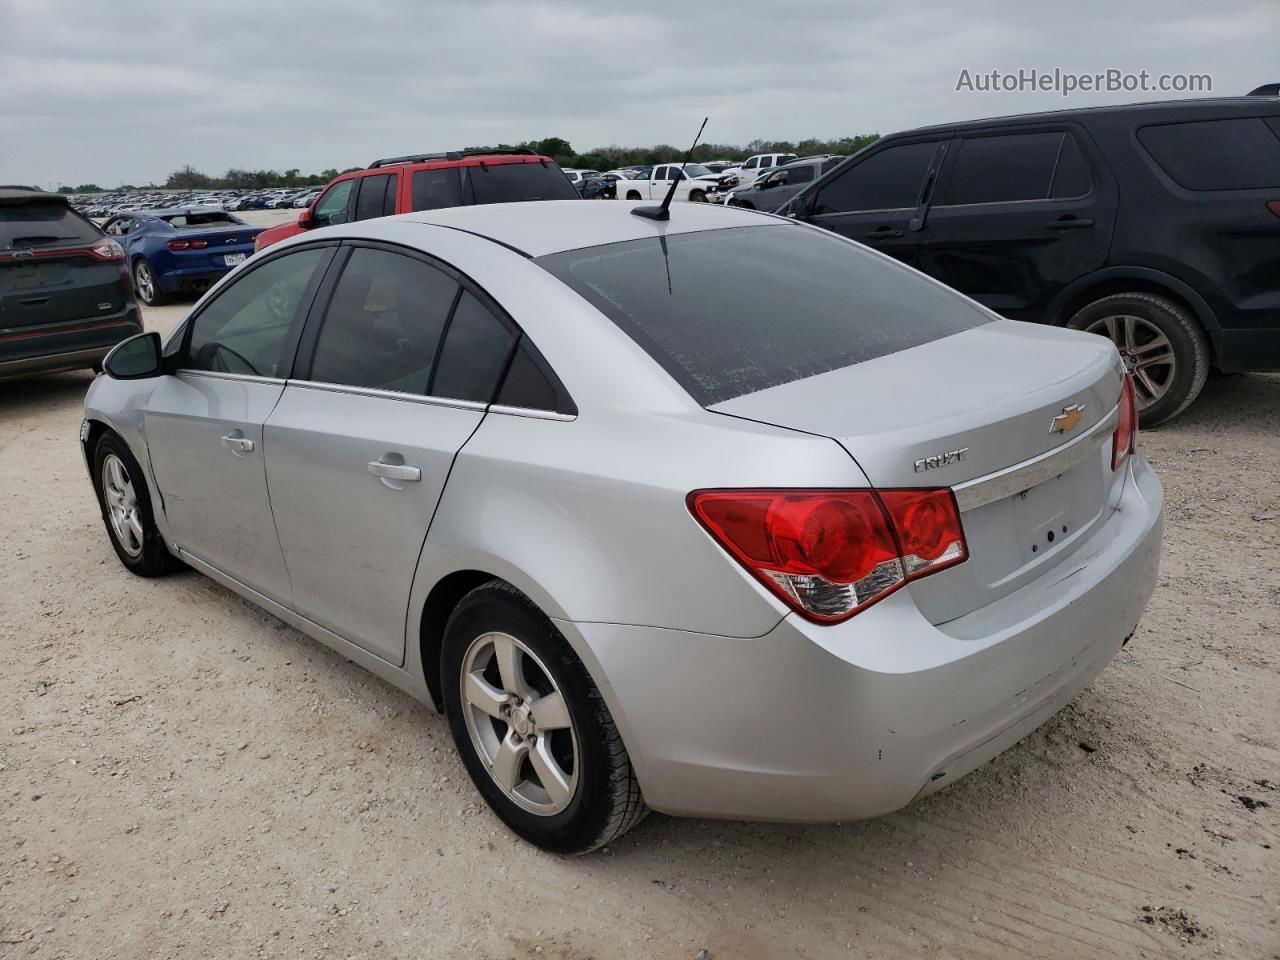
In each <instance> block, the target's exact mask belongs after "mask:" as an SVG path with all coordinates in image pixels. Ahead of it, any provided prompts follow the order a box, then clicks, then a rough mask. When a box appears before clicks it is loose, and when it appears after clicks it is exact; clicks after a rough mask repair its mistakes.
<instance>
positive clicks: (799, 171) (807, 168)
mask: <svg viewBox="0 0 1280 960" xmlns="http://www.w3.org/2000/svg"><path fill="white" fill-rule="evenodd" d="M813 171H814V166H813V164H811V163H803V164H801V165H800V166H798V167H787V169H786V170H783V171H782V173H781V174H780V176H781V177H782V182H783V183H790V184H796V183H812V182H813Z"/></svg>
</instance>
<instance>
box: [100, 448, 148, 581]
mask: <svg viewBox="0 0 1280 960" xmlns="http://www.w3.org/2000/svg"><path fill="white" fill-rule="evenodd" d="M102 499H103V500H104V502H105V503H106V506H107V517H108V519H109V520H110V521H111V530H112V532H113V533H114V534H115V537H116V542H117V543H118V544H120V549H121V550H123V551H124V552H125V553H127V554H128V555H129V556H131V557H138V556H141V555H142V538H143V529H142V514H141V513H140V512H139V510H138V494H137V491H136V490H135V489H134V486H133V480H132V478H130V476H129V470H128V468H127V467H126V466H125V465H124V462H123V461H122V460H121V459H120V458H119V457H117V456H116V455H115V454H114V453H109V454H107V455H106V457H105V458H104V459H103V461H102Z"/></svg>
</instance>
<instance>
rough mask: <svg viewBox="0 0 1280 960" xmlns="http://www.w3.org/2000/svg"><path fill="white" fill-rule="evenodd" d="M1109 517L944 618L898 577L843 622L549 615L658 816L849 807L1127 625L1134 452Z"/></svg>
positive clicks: (810, 815) (915, 769) (1131, 618)
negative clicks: (929, 613)
mask: <svg viewBox="0 0 1280 960" xmlns="http://www.w3.org/2000/svg"><path fill="white" fill-rule="evenodd" d="M1130 469H1131V473H1130V475H1129V477H1128V479H1127V482H1126V484H1125V489H1124V492H1123V495H1122V497H1121V500H1120V502H1119V505H1118V507H1117V509H1116V510H1115V512H1114V513H1113V515H1112V516H1111V518H1110V519H1109V520H1108V521H1107V523H1106V524H1104V525H1103V526H1102V527H1101V528H1100V529H1099V530H1098V531H1097V532H1096V533H1095V534H1094V536H1093V537H1092V538H1091V539H1090V541H1089V542H1088V543H1086V544H1084V545H1082V546H1081V548H1080V549H1079V550H1077V551H1076V552H1075V553H1073V554H1072V556H1071V557H1070V559H1066V560H1064V561H1063V563H1062V564H1060V565H1058V566H1057V567H1055V568H1054V569H1053V570H1051V571H1048V572H1047V573H1045V574H1044V575H1043V576H1041V577H1040V578H1039V579H1038V580H1036V581H1034V582H1032V583H1030V584H1028V585H1026V586H1024V587H1023V588H1021V589H1020V590H1018V591H1016V592H1015V593H1013V594H1011V595H1009V596H1006V597H1004V598H1002V599H1001V600H999V601H997V602H995V603H993V604H990V605H989V606H987V607H984V608H982V609H980V610H977V611H975V612H973V613H971V614H968V615H966V616H964V617H960V618H958V619H956V620H953V621H951V622H949V623H945V624H941V625H937V626H935V625H933V624H931V623H929V622H928V621H926V620H925V619H924V618H923V617H922V616H921V615H920V613H919V611H918V609H917V608H916V606H915V604H914V603H913V601H912V600H911V597H910V588H908V589H907V590H900V591H898V592H897V593H895V594H893V595H892V596H890V597H888V598H887V599H885V600H884V601H882V602H881V603H879V604H877V605H875V606H873V607H871V608H869V609H868V610H866V611H864V612H863V613H861V614H859V615H858V616H856V617H854V618H853V619H851V620H848V621H846V622H844V623H842V624H838V625H836V626H819V625H815V624H811V623H809V622H807V621H804V620H801V619H800V618H798V617H796V616H794V615H793V616H789V617H787V618H785V619H784V620H782V622H781V623H779V624H778V625H777V626H776V627H775V628H774V629H773V630H772V631H770V632H769V633H768V634H766V635H765V636H763V637H758V638H754V639H738V638H730V637H721V636H711V635H707V634H692V633H685V632H682V631H676V630H662V629H656V628H648V627H635V626H622V625H617V624H604V623H569V622H561V623H560V624H559V626H560V627H561V629H562V630H563V631H564V632H565V633H566V635H567V636H569V637H570V638H571V640H573V641H574V642H575V646H576V647H577V648H578V649H579V651H580V652H581V653H582V655H583V659H584V661H585V662H586V663H587V666H588V668H589V669H590V670H591V671H592V673H593V675H594V676H595V677H596V679H597V681H599V683H600V687H601V691H602V693H603V695H604V697H605V700H606V702H607V703H608V704H609V707H610V709H611V710H612V711H613V714H614V717H615V720H616V721H617V722H618V724H619V727H620V729H621V731H622V735H623V739H624V741H625V743H626V745H627V749H628V751H629V753H630V755H631V758H632V761H633V763H634V764H635V767H636V771H637V774H638V776H639V778H640V785H641V789H642V790H643V792H644V795H645V799H646V800H647V801H648V803H649V805H650V806H652V807H653V808H654V809H657V810H660V811H663V812H666V813H673V814H685V815H692V816H712V817H728V818H735V819H760V820H850V819H859V818H865V817H872V816H878V815H880V814H884V813H888V812H890V811H892V810H896V809H898V808H900V807H902V806H904V805H905V804H907V803H909V802H910V801H911V800H912V799H913V798H915V797H918V796H922V795H924V794H926V793H930V792H932V791H934V790H937V789H940V788H941V787H943V786H946V785H947V784H950V783H952V782H954V781H955V780H956V779H958V778H959V777H961V776H963V775H964V774H965V773H968V772H969V771H970V770H973V769H974V768H975V767H977V766H980V765H981V764H983V763H985V762H986V761H987V760H989V759H991V758H992V757H994V756H996V755H997V754H999V753H1000V752H1002V751H1003V750H1005V749H1007V748H1008V747H1010V746H1012V745H1013V744H1014V743H1016V742H1017V741H1018V740H1020V739H1022V738H1023V737H1025V736H1026V735H1027V734H1029V733H1031V732H1032V731H1033V730H1035V729H1036V728H1037V727H1038V726H1040V724H1042V723H1043V722H1044V721H1045V720H1047V719H1048V718H1049V717H1051V716H1052V715H1053V714H1054V713H1055V712H1056V711H1057V710H1058V709H1060V708H1061V707H1062V706H1063V705H1064V704H1065V703H1066V702H1067V701H1068V700H1070V699H1071V698H1072V697H1073V696H1074V695H1075V694H1076V693H1077V692H1079V691H1080V690H1081V689H1082V688H1084V687H1085V686H1087V685H1088V684H1089V682H1090V681H1091V680H1092V679H1093V678H1094V677H1095V676H1097V675H1098V673H1100V672H1101V671H1102V669H1103V668H1104V667H1105V666H1106V665H1107V663H1108V662H1109V661H1110V660H1111V659H1112V657H1114V656H1115V654H1116V653H1117V652H1118V651H1119V650H1120V647H1121V646H1122V645H1123V644H1124V642H1125V641H1126V640H1127V639H1128V637H1129V636H1131V635H1132V633H1133V631H1134V629H1135V628H1136V626H1137V624H1138V620H1139V618H1140V617H1141V616H1142V613H1143V611H1144V610H1145V608H1146V605H1147V601H1148V600H1149V598H1150V596H1151V593H1152V591H1153V590H1154V589H1155V583H1156V577H1157V573H1158V568H1159V558H1160V544H1161V536H1162V527H1163V508H1164V495H1163V491H1162V489H1161V486H1160V482H1159V480H1158V479H1157V478H1156V476H1155V473H1154V472H1153V471H1152V470H1151V468H1150V466H1149V465H1148V464H1147V463H1146V461H1145V460H1144V459H1143V458H1141V457H1140V456H1139V457H1134V458H1133V460H1132V462H1131V468H1130Z"/></svg>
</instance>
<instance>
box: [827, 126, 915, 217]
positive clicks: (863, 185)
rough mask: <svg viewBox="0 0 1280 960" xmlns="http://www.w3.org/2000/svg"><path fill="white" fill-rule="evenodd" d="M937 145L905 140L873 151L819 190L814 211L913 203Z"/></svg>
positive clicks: (886, 207)
mask: <svg viewBox="0 0 1280 960" xmlns="http://www.w3.org/2000/svg"><path fill="white" fill-rule="evenodd" d="M937 146H938V145H937V144H936V143H904V144H902V145H901V146H896V147H887V148H886V149H884V150H881V151H880V152H879V153H875V154H872V155H871V156H869V157H867V158H866V159H865V160H863V161H862V162H861V163H859V164H857V165H856V166H853V167H850V168H849V169H848V170H846V171H845V172H844V173H842V174H840V175H839V176H838V177H836V178H835V179H834V180H832V181H831V182H830V183H828V184H827V185H826V186H825V187H823V188H822V189H821V190H819V191H818V198H817V205H816V206H815V207H814V210H813V212H814V214H816V215H819V216H821V215H822V214H824V213H851V212H854V211H858V210H900V209H905V208H907V207H914V206H915V205H916V202H917V201H918V200H919V199H920V190H921V189H922V188H923V187H924V178H925V174H926V173H928V172H929V161H930V160H932V159H933V152H934V150H936V149H937Z"/></svg>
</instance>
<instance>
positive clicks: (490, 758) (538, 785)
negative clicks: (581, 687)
mask: <svg viewBox="0 0 1280 960" xmlns="http://www.w3.org/2000/svg"><path fill="white" fill-rule="evenodd" d="M459 681H460V683H461V692H462V709H463V714H464V716H465V718H466V723H467V732H468V733H469V734H470V735H471V743H472V745H473V746H474V747H475V749H476V752H477V753H478V754H479V756H480V759H481V761H482V762H483V763H484V765H485V768H486V769H487V770H488V771H489V776H490V777H492V778H493V782H494V783H496V784H497V785H498V787H499V788H500V789H501V790H502V792H503V794H505V795H506V797H507V798H508V799H510V800H511V802H512V803H514V804H516V805H517V806H518V807H520V808H521V809H522V810H527V811H528V812H530V813H534V814H538V815H539V816H544V817H549V816H552V815H554V814H557V813H560V812H561V811H562V810H564V809H565V808H566V807H568V806H569V804H570V802H571V801H572V800H573V797H574V793H575V792H576V791H577V787H578V773H579V770H580V768H581V763H580V760H579V751H578V736H577V732H576V731H575V730H574V727H573V719H572V718H571V717H570V715H569V708H568V705H567V704H566V703H565V699H564V694H563V693H562V692H561V691H560V688H559V686H558V685H557V684H556V682H555V679H554V678H553V677H552V676H551V672H550V671H549V670H547V668H546V666H545V665H544V664H543V662H542V661H541V660H539V659H538V656H537V654H535V653H534V652H533V651H532V650H530V649H529V648H528V647H527V646H525V645H524V644H523V643H522V642H520V641H519V640H517V639H516V638H515V637H513V636H511V635H510V634H506V633H486V634H483V635H481V636H479V637H476V639H474V640H472V641H471V646H470V647H468V648H467V653H466V656H465V657H463V660H462V674H461V676H460V678H459Z"/></svg>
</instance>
